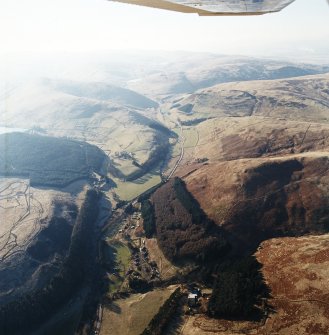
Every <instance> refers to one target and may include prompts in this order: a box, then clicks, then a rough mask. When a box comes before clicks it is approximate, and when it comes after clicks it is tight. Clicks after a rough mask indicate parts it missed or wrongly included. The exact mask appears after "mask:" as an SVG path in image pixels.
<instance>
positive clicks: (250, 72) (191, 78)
mask: <svg viewBox="0 0 329 335" xmlns="http://www.w3.org/2000/svg"><path fill="white" fill-rule="evenodd" d="M170 58H171V57H170V55H169V57H168V59H169V60H167V61H163V62H162V63H161V65H163V68H161V66H159V67H158V68H157V70H155V71H152V73H150V74H149V73H146V74H144V75H143V74H142V75H141V77H140V78H136V79H133V80H130V81H128V87H129V88H131V89H132V90H135V91H137V92H140V93H142V94H145V95H147V96H151V97H153V96H166V95H173V94H175V95H176V94H182V93H192V92H195V91H196V90H198V89H201V88H206V87H212V86H214V85H216V84H220V83H229V82H240V81H246V82H248V81H251V80H273V79H281V78H291V77H299V76H306V75H313V74H321V73H326V72H328V71H329V68H328V67H327V66H314V65H311V64H296V63H289V62H284V61H281V62H280V61H275V60H265V59H259V58H252V57H239V56H224V55H212V54H182V55H179V56H178V55H177V56H176V59H175V61H171V60H170Z"/></svg>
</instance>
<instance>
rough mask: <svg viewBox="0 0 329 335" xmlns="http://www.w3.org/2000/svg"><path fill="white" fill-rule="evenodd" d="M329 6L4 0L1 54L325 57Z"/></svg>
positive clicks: (320, 2)
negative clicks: (233, 8)
mask: <svg viewBox="0 0 329 335" xmlns="http://www.w3.org/2000/svg"><path fill="white" fill-rule="evenodd" d="M328 18H329V6H328V4H327V2H326V1H325V0H312V1H310V0H296V1H295V2H294V3H292V4H291V5H289V6H288V7H286V8H285V9H284V10H282V11H281V12H278V13H272V14H265V15H261V16H257V17H250V16H246V17H245V16H243V17H199V16H197V15H194V14H182V13H177V12H170V11H165V10H159V9H154V8H145V7H141V6H136V5H128V4H122V3H116V2H112V1H106V0H57V1H56V2H54V1H52V0H29V1H28V2H26V1H24V0H2V1H1V2H0V45H1V49H0V54H2V55H6V54H7V55H8V54H11V53H24V52H37V53H40V52H42V53H43V52H46V53H47V52H48V53H56V52H84V53H88V52H95V51H101V50H107V49H110V50H126V49H133V50H136V49H138V50H168V51H175V50H186V51H188V52H198V51H201V52H211V53H220V54H235V55H240V54H241V55H249V56H250V55H254V56H262V57H276V55H278V56H280V55H287V54H293V55H294V56H298V55H300V54H305V56H310V57H311V56H314V55H318V54H326V53H327V54H329V29H328Z"/></svg>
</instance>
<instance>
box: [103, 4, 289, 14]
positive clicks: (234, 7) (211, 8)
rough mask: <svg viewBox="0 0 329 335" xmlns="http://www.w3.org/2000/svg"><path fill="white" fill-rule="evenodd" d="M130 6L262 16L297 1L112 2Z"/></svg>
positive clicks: (185, 11)
mask: <svg viewBox="0 0 329 335" xmlns="http://www.w3.org/2000/svg"><path fill="white" fill-rule="evenodd" d="M110 1H118V2H123V3H128V4H134V5H140V6H146V7H153V8H160V9H166V10H172V11H176V12H182V13H198V14H199V15H201V16H211V15H215V16H216V15H218V16H220V15H261V14H266V13H272V12H279V11H280V10H281V9H283V8H284V7H286V6H288V5H289V4H291V3H292V2H294V1H295V0H110Z"/></svg>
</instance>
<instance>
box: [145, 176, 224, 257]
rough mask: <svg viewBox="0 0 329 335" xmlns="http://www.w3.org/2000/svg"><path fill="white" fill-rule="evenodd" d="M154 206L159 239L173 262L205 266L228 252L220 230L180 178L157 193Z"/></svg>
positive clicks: (163, 249) (153, 197) (165, 252)
mask: <svg viewBox="0 0 329 335" xmlns="http://www.w3.org/2000/svg"><path fill="white" fill-rule="evenodd" d="M152 204H153V206H154V213H155V222H156V237H157V239H158V242H159V245H160V247H161V249H162V251H163V252H164V254H165V256H166V257H167V258H168V259H170V260H171V261H176V262H182V261H183V262H184V261H192V262H198V263H200V262H201V263H202V262H205V261H210V260H211V259H216V258H219V257H221V256H222V255H223V254H225V252H226V251H227V248H228V245H227V242H226V240H225V238H224V236H223V234H222V232H221V229H220V228H219V227H218V226H216V225H215V224H214V223H213V222H212V221H210V220H209V219H208V218H207V217H206V215H205V214H204V213H203V211H202V210H201V209H200V207H199V205H198V203H197V202H196V201H195V199H193V197H191V195H190V194H189V193H188V191H187V190H186V187H185V184H184V183H183V182H182V181H181V180H180V179H179V178H175V179H173V180H171V181H169V182H168V183H167V184H166V185H164V186H163V187H162V188H160V189H159V190H157V191H156V192H155V193H154V195H153V196H152Z"/></svg>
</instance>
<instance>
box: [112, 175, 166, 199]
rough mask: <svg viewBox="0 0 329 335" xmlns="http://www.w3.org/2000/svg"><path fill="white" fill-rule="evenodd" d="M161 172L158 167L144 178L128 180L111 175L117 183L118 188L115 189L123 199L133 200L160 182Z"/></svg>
mask: <svg viewBox="0 0 329 335" xmlns="http://www.w3.org/2000/svg"><path fill="white" fill-rule="evenodd" d="M159 173H160V171H159V170H158V169H157V170H155V171H153V172H152V173H147V174H146V175H144V176H143V177H142V178H139V179H136V180H134V181H126V182H123V181H121V180H120V179H116V178H113V177H111V178H112V179H113V180H114V182H115V183H116V184H117V188H115V189H114V190H115V193H116V194H117V195H118V196H119V198H120V199H121V200H127V201H129V200H132V199H134V198H136V197H138V196H139V195H140V194H142V193H143V192H145V191H147V190H148V189H150V188H152V187H153V186H155V185H157V184H160V183H161V177H160V175H159Z"/></svg>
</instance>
